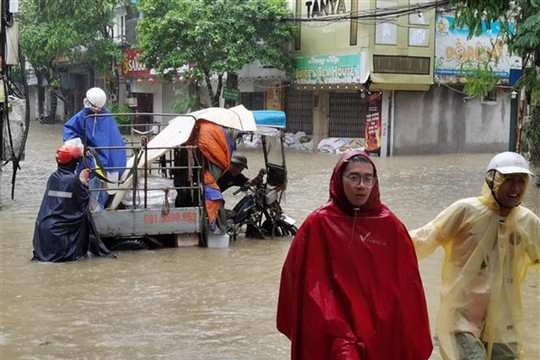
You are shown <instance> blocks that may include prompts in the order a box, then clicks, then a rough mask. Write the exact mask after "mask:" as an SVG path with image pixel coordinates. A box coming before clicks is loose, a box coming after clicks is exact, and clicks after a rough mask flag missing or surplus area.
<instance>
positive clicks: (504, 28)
mask: <svg viewBox="0 0 540 360" xmlns="http://www.w3.org/2000/svg"><path fill="white" fill-rule="evenodd" d="M452 3H453V4H454V5H455V9H456V10H455V15H456V18H455V25H456V26H458V27H461V28H467V29H468V30H469V37H472V36H478V35H481V34H482V32H483V31H484V29H483V21H484V20H485V21H486V22H488V23H491V22H494V21H500V22H501V36H502V40H503V41H504V42H505V43H506V44H507V45H508V48H509V50H510V51H511V52H512V53H513V54H516V55H518V56H520V57H521V58H522V59H523V66H524V71H523V76H522V77H521V79H520V80H519V82H518V86H524V87H525V88H526V89H527V90H528V91H529V93H536V91H538V89H540V81H539V80H538V78H537V75H538V74H537V67H539V66H540V0H516V1H507V0H481V1H479V0H452ZM511 22H513V23H514V25H515V31H512V27H511V26H510V23H511ZM482 65H484V70H486V71H489V65H488V63H487V62H486V63H485V64H482ZM486 78H487V77H486V76H484V77H478V78H474V77H471V78H470V81H472V82H476V83H477V84H475V85H472V86H470V87H469V88H470V89H473V90H475V89H476V90H477V89H482V90H485V88H486V86H485V84H481V83H483V82H484V81H485V80H486ZM488 81H489V82H490V83H493V85H492V86H491V89H492V88H493V86H494V85H495V82H494V81H493V77H492V78H491V79H488ZM469 91H472V90H469ZM469 95H476V96H481V95H485V94H481V93H477V92H474V91H473V92H469Z"/></svg>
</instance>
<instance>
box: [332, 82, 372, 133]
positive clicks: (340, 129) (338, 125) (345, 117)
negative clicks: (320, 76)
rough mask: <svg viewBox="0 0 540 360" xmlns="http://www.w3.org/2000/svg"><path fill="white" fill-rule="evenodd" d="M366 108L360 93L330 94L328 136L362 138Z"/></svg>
mask: <svg viewBox="0 0 540 360" xmlns="http://www.w3.org/2000/svg"><path fill="white" fill-rule="evenodd" d="M366 108H367V107H366V101H365V97H364V98H363V97H362V93H361V92H351V93H336V92H332V93H330V111H329V112H330V114H329V115H330V119H329V124H328V136H329V137H345V138H363V137H364V124H365V123H366Z"/></svg>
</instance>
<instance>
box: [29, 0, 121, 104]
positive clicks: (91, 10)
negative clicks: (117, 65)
mask: <svg viewBox="0 0 540 360" xmlns="http://www.w3.org/2000/svg"><path fill="white" fill-rule="evenodd" d="M117 3H118V1H117V0H92V1H71V0H54V1H53V0H49V1H47V0H21V2H20V9H21V13H20V16H19V20H20V23H21V30H20V38H21V41H20V43H21V48H22V52H23V54H24V55H25V57H26V59H27V60H28V61H29V62H30V64H32V66H33V67H34V69H35V70H36V71H37V72H40V73H41V74H43V75H44V76H45V78H46V79H47V81H48V83H49V85H50V86H51V87H52V88H53V89H57V90H58V91H59V92H58V93H57V95H59V96H60V97H61V98H62V99H63V100H64V101H66V100H67V99H66V95H67V93H66V91H65V89H63V88H62V87H61V82H60V75H59V74H60V70H61V69H62V67H63V66H66V65H67V64H68V63H71V64H73V63H76V64H82V65H87V67H88V70H89V72H90V73H92V72H93V71H95V72H99V73H102V72H104V71H106V70H110V69H111V65H112V64H113V61H114V60H115V59H118V58H119V57H120V55H121V53H120V50H119V49H118V46H116V45H115V44H114V43H113V41H112V38H111V27H112V25H113V20H114V6H115V5H116V4H117Z"/></svg>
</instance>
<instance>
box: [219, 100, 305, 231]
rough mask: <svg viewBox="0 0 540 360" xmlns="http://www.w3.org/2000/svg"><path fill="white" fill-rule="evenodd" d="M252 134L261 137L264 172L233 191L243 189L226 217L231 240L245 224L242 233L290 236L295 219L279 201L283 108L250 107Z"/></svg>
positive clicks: (284, 178) (283, 165)
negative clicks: (229, 214) (253, 129)
mask: <svg viewBox="0 0 540 360" xmlns="http://www.w3.org/2000/svg"><path fill="white" fill-rule="evenodd" d="M253 116H254V118H255V123H256V124H257V131H256V132H255V134H256V135H258V136H260V137H261V142H262V149H263V155H264V163H265V170H266V171H265V173H259V175H258V176H257V178H256V179H255V181H254V182H253V183H252V184H251V185H250V186H244V187H240V188H239V189H238V190H236V191H234V192H233V195H237V194H239V193H243V197H242V199H241V200H240V201H239V202H238V203H237V204H236V205H235V206H234V208H233V209H232V212H231V216H230V218H229V219H228V220H227V233H228V234H229V236H230V238H231V240H236V237H237V236H238V235H239V234H240V233H241V232H242V231H243V229H244V228H245V231H246V237H254V238H266V237H274V236H278V237H281V236H294V235H295V234H296V232H297V230H298V229H297V227H296V226H295V225H294V224H295V220H294V219H292V218H291V217H290V216H288V215H286V214H285V213H284V212H283V209H282V208H281V201H282V199H283V196H284V194H285V189H286V187H287V168H286V163H285V150H284V145H283V143H284V136H285V134H284V129H285V113H284V112H283V111H273V110H258V111H253Z"/></svg>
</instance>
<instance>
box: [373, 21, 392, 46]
mask: <svg viewBox="0 0 540 360" xmlns="http://www.w3.org/2000/svg"><path fill="white" fill-rule="evenodd" d="M375 43H376V44H383V45H396V44H397V26H396V24H392V23H382V24H377V25H376V27H375Z"/></svg>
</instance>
